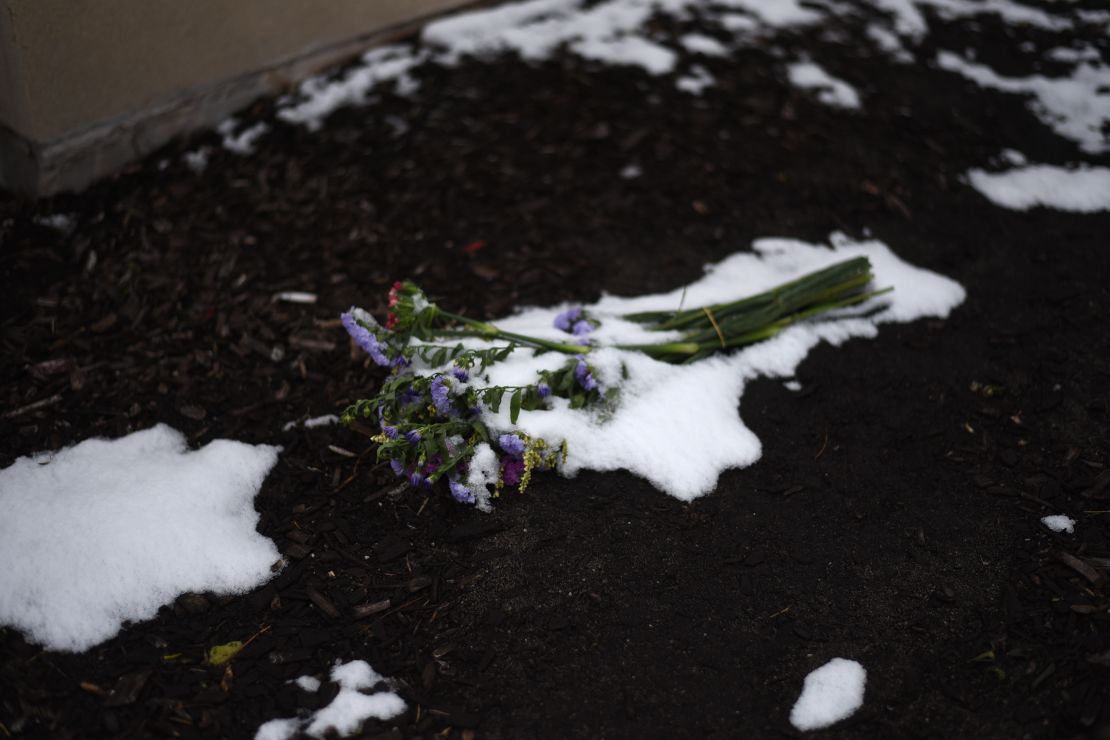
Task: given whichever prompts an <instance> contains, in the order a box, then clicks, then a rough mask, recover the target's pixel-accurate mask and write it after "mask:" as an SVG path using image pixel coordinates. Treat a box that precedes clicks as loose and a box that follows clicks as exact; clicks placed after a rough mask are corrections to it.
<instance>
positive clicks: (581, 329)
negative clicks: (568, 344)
mask: <svg viewBox="0 0 1110 740" xmlns="http://www.w3.org/2000/svg"><path fill="white" fill-rule="evenodd" d="M593 330H594V325H593V324H591V323H590V322H589V321H576V322H574V326H573V327H571V334H573V335H574V336H576V337H580V336H582V335H583V334H589V333H590V332H591V331H593Z"/></svg>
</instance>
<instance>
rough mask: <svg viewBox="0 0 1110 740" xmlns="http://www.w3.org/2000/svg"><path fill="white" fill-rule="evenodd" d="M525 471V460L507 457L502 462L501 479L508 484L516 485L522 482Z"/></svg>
mask: <svg viewBox="0 0 1110 740" xmlns="http://www.w3.org/2000/svg"><path fill="white" fill-rule="evenodd" d="M523 473H524V461H523V460H515V459H513V458H505V459H504V460H502V462H501V480H503V481H505V485H506V486H515V485H516V484H518V483H520V476H521V475H523Z"/></svg>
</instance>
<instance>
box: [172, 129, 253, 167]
mask: <svg viewBox="0 0 1110 740" xmlns="http://www.w3.org/2000/svg"><path fill="white" fill-rule="evenodd" d="M238 128H239V121H238V119H236V118H229V119H227V120H226V121H224V122H223V123H221V124H220V125H219V126H218V127H217V128H216V133H218V134H219V135H220V136H222V137H223V142H222V143H223V147H224V149H227V150H228V151H229V152H232V153H234V154H240V155H246V154H252V153H254V145H255V143H256V142H257V141H258V140H259V139H260V138H262V136H263V135H264V134H265V133H266V132H267V131H269V130H270V127H269V126H268V125H267V124H266V123H265V122H261V121H260V122H259V123H256V124H254V125H253V126H248V127H247V128H245V129H243V130H242V131H238V132H237V129H238ZM186 164H188V161H186Z"/></svg>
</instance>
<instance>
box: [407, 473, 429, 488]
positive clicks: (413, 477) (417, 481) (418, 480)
mask: <svg viewBox="0 0 1110 740" xmlns="http://www.w3.org/2000/svg"><path fill="white" fill-rule="evenodd" d="M427 482H428V479H427V478H425V477H424V476H422V475H421V474H420V473H418V472H417V471H415V470H414V471H412V472H411V473H409V485H411V486H412V487H413V488H419V487H420V486H422V485H424V484H425V483H427Z"/></svg>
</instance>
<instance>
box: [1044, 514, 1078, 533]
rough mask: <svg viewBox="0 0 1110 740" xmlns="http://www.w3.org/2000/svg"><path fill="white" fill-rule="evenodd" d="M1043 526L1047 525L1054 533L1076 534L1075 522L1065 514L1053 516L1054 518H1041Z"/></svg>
mask: <svg viewBox="0 0 1110 740" xmlns="http://www.w3.org/2000/svg"><path fill="white" fill-rule="evenodd" d="M1041 524H1043V525H1045V526H1046V527H1048V528H1049V529H1051V530H1052V531H1053V532H1067V533H1068V534H1074V533H1075V520H1074V519H1072V518H1071V517H1070V516H1067V515H1065V514H1053V515H1052V516H1046V517H1041Z"/></svg>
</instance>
